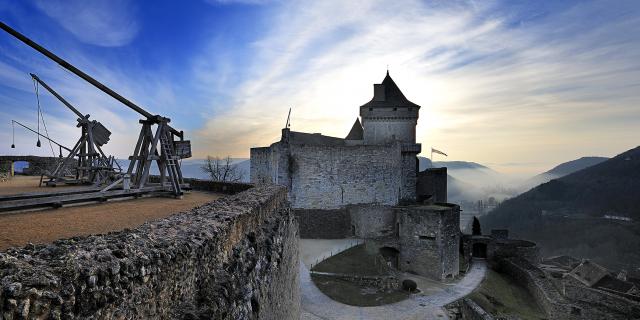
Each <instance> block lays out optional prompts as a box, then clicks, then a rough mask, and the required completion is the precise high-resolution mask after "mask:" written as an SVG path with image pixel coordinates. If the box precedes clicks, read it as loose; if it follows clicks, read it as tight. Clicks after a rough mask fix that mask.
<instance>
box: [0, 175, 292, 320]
mask: <svg viewBox="0 0 640 320" xmlns="http://www.w3.org/2000/svg"><path fill="white" fill-rule="evenodd" d="M286 197H287V194H286V190H285V188H281V187H276V186H269V187H267V186H261V187H255V188H251V189H249V190H247V191H244V192H241V193H238V194H235V195H230V196H227V197H224V198H221V199H219V200H216V201H214V202H211V203H208V204H205V205H203V206H200V207H197V208H194V209H192V210H191V211H189V212H184V213H179V214H176V215H173V216H171V217H168V218H166V219H162V220H157V221H152V222H148V223H145V224H144V225H142V226H140V227H139V228H137V229H134V230H124V231H120V232H113V233H109V234H106V235H93V236H88V237H76V238H71V239H64V240H58V241H55V242H53V243H51V244H45V245H28V246H26V247H24V248H16V249H9V250H7V251H6V252H2V253H0V319H2V320H5V319H6V320H12V319H202V318H205V319H297V318H299V315H300V296H299V282H298V281H299V277H298V241H297V239H298V226H297V224H296V222H295V219H294V217H293V215H292V213H291V211H290V209H289V208H288V205H287V202H286ZM132 214H135V213H132Z"/></svg>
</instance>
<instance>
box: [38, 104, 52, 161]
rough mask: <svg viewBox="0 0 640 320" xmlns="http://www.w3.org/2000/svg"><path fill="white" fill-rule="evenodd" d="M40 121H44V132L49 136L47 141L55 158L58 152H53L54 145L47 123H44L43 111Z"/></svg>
mask: <svg viewBox="0 0 640 320" xmlns="http://www.w3.org/2000/svg"><path fill="white" fill-rule="evenodd" d="M40 119H42V125H43V126H44V132H45V135H46V136H47V141H49V148H51V154H53V156H54V157H55V156H56V152H55V151H53V145H52V144H51V139H50V138H49V130H47V123H46V122H44V113H42V110H40Z"/></svg>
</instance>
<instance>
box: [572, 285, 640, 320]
mask: <svg viewBox="0 0 640 320" xmlns="http://www.w3.org/2000/svg"><path fill="white" fill-rule="evenodd" d="M567 278H569V279H572V278H570V277H567ZM562 292H563V294H564V295H565V296H566V297H567V298H569V299H571V300H572V301H576V302H578V303H579V304H581V305H584V306H587V307H586V308H583V310H584V311H583V314H584V315H591V317H592V318H596V317H598V318H602V319H640V303H639V302H638V301H633V300H631V299H626V298H624V297H623V296H621V295H616V294H613V293H610V292H606V291H603V290H598V289H594V288H589V287H586V286H584V285H583V284H582V283H580V282H578V281H577V280H575V279H574V281H563V282H562Z"/></svg>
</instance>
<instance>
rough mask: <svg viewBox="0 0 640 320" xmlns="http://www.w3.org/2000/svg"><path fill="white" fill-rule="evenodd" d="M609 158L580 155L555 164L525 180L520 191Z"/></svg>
mask: <svg viewBox="0 0 640 320" xmlns="http://www.w3.org/2000/svg"><path fill="white" fill-rule="evenodd" d="M606 160H609V158H605V157H582V158H580V159H576V160H572V161H568V162H565V163H561V164H559V165H557V166H555V167H554V168H553V169H551V170H549V171H547V172H543V173H541V174H539V175H537V176H535V177H532V178H530V179H528V180H526V181H525V182H524V183H523V184H522V185H521V186H520V189H521V190H522V191H526V190H529V189H531V188H533V187H535V186H537V185H540V184H543V183H545V182H549V181H551V180H553V179H557V178H560V177H564V176H566V175H568V174H571V173H574V172H576V171H580V170H582V169H585V168H588V167H591V166H594V165H596V164H599V163H601V162H603V161H606Z"/></svg>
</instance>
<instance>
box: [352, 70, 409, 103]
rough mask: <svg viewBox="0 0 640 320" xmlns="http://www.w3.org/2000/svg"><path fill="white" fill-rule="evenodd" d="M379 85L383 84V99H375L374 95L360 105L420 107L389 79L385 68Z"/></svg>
mask: <svg viewBox="0 0 640 320" xmlns="http://www.w3.org/2000/svg"><path fill="white" fill-rule="evenodd" d="M381 85H383V86H384V98H385V99H384V100H383V101H376V100H375V97H374V98H372V99H371V101H369V102H367V103H365V104H364V105H362V107H369V108H376V107H415V108H418V109H419V108H420V106H419V105H417V104H415V103H413V102H411V101H409V99H407V98H406V97H405V96H404V94H402V91H400V88H398V85H397V84H396V83H395V81H393V79H391V76H389V71H388V70H387V76H385V77H384V80H382V83H381Z"/></svg>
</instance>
